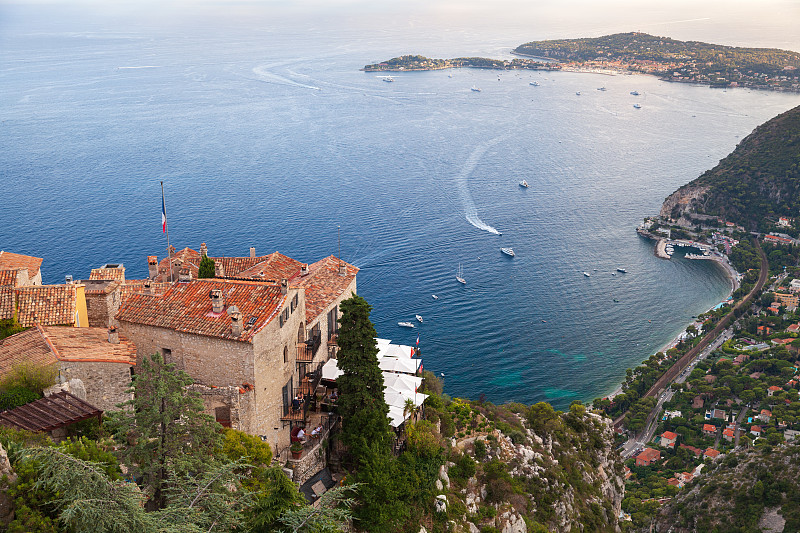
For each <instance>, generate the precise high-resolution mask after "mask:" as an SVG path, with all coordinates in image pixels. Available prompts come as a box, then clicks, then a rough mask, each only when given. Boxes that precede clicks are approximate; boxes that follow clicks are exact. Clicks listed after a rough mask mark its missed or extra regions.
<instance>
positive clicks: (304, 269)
mask: <svg viewBox="0 0 800 533" xmlns="http://www.w3.org/2000/svg"><path fill="white" fill-rule="evenodd" d="M300 275H301V276H308V263H303V264H302V265H300Z"/></svg>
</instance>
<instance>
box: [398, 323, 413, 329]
mask: <svg viewBox="0 0 800 533" xmlns="http://www.w3.org/2000/svg"><path fill="white" fill-rule="evenodd" d="M397 325H398V326H402V327H404V328H413V327H414V324H412V323H411V322H398V323H397Z"/></svg>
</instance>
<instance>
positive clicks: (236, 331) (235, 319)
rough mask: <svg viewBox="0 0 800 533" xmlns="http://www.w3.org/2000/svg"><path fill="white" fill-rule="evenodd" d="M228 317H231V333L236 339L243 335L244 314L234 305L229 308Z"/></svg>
mask: <svg viewBox="0 0 800 533" xmlns="http://www.w3.org/2000/svg"><path fill="white" fill-rule="evenodd" d="M228 316H229V317H231V333H232V334H233V336H234V337H240V336H241V335H242V313H241V312H239V308H238V307H236V306H235V305H232V306H230V307H229V308H228Z"/></svg>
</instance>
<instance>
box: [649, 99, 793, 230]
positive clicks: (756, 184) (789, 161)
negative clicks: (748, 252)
mask: <svg viewBox="0 0 800 533" xmlns="http://www.w3.org/2000/svg"><path fill="white" fill-rule="evenodd" d="M798 211H800V106H798V107H796V108H794V109H791V110H789V111H787V112H786V113H783V114H781V115H778V116H777V117H775V118H773V119H771V120H769V121H768V122H765V123H764V124H762V125H760V126H758V127H757V128H756V129H755V130H754V131H753V132H752V133H751V134H750V135H748V136H747V137H746V138H745V139H743V140H742V142H740V143H739V145H738V146H737V147H736V149H735V150H734V151H733V152H731V153H730V154H729V155H728V156H727V157H725V158H724V159H723V160H722V161H720V162H719V164H717V166H715V167H714V168H712V169H711V170H708V171H706V172H705V173H703V175H701V176H700V177H699V178H697V179H696V180H694V181H692V182H691V183H689V184H688V185H685V186H683V187H681V188H680V189H678V190H677V191H676V192H675V193H673V194H672V195H670V196H669V197H668V198H667V199H666V201H665V202H664V205H663V206H662V208H661V216H662V217H666V218H672V219H676V220H677V219H680V218H681V217H683V216H685V215H686V214H689V213H703V214H706V215H715V216H720V217H722V218H724V219H726V220H729V221H732V222H737V223H739V224H741V225H743V226H745V227H747V228H749V229H759V228H760V229H762V230H763V229H764V228H765V227H766V226H767V225H769V224H771V223H774V222H775V221H776V220H777V218H778V217H781V216H786V217H795V216H797V213H798Z"/></svg>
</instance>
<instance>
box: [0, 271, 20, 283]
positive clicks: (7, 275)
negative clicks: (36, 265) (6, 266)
mask: <svg viewBox="0 0 800 533" xmlns="http://www.w3.org/2000/svg"><path fill="white" fill-rule="evenodd" d="M16 284H17V271H16V270H0V287H2V286H11V287H13V286H15V285H16Z"/></svg>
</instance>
